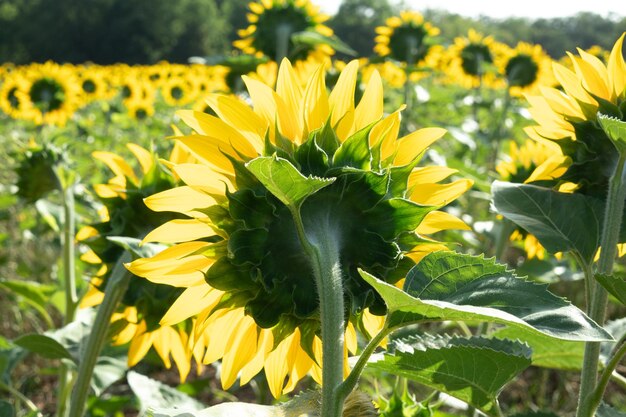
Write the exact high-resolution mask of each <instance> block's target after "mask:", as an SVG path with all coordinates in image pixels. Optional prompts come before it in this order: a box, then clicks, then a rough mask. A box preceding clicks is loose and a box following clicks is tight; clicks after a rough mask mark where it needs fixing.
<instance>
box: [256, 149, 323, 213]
mask: <svg viewBox="0 0 626 417" xmlns="http://www.w3.org/2000/svg"><path fill="white" fill-rule="evenodd" d="M246 168H248V170H250V172H252V173H253V174H254V176H256V177H257V179H258V180H259V181H260V182H261V183H262V184H263V185H264V186H265V187H266V188H267V189H268V190H269V191H270V192H271V193H272V194H273V195H274V196H275V197H276V198H278V199H279V200H280V201H281V202H282V203H283V204H285V205H286V206H287V207H289V208H290V209H299V208H300V206H301V205H302V203H303V202H304V200H305V199H306V198H307V197H309V196H311V195H313V194H315V193H316V192H317V191H319V190H321V189H322V188H324V187H326V186H328V185H330V184H332V183H333V182H334V181H335V178H320V177H313V176H309V177H305V176H304V175H302V174H301V173H300V171H298V169H297V168H296V167H294V166H293V164H292V163H291V162H289V161H288V160H287V159H284V158H280V157H278V156H276V155H274V156H271V157H266V156H260V157H258V158H255V159H253V160H252V161H250V162H248V163H246Z"/></svg>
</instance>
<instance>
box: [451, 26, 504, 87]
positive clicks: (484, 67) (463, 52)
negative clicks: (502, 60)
mask: <svg viewBox="0 0 626 417" xmlns="http://www.w3.org/2000/svg"><path fill="white" fill-rule="evenodd" d="M496 45H497V44H496V41H495V40H494V39H493V38H492V37H491V36H484V35H483V34H481V33H479V32H476V31H475V30H474V29H470V30H469V32H468V34H467V36H466V37H457V38H455V39H454V43H453V44H452V45H451V46H450V47H449V48H448V49H447V51H446V55H447V59H446V62H447V64H446V66H445V72H446V74H447V75H448V79H450V80H453V82H455V83H459V84H461V85H463V86H464V87H466V88H474V87H478V86H480V85H485V86H487V87H492V88H500V87H502V86H503V85H502V81H501V79H500V78H499V77H498V74H497V72H496V71H495V62H496V61H497V58H496V54H497V53H498V51H499V50H501V48H498V47H497V46H496Z"/></svg>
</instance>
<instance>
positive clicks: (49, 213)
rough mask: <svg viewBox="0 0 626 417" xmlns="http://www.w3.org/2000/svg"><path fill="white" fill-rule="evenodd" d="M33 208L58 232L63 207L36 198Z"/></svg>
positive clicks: (61, 222) (61, 221)
mask: <svg viewBox="0 0 626 417" xmlns="http://www.w3.org/2000/svg"><path fill="white" fill-rule="evenodd" d="M35 208H36V209H37V211H38V212H39V215H40V216H41V218H42V219H43V220H44V221H45V222H46V223H47V224H48V226H50V228H51V229H52V230H54V231H55V232H57V233H58V232H60V231H61V228H60V226H59V225H60V224H63V208H62V207H61V206H59V205H58V204H54V203H51V202H49V201H47V200H43V199H41V200H37V202H36V203H35Z"/></svg>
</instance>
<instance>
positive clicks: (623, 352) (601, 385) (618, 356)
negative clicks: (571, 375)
mask: <svg viewBox="0 0 626 417" xmlns="http://www.w3.org/2000/svg"><path fill="white" fill-rule="evenodd" d="M620 342H621V345H619V348H618V349H617V351H616V352H615V354H614V355H613V357H611V359H610V360H609V362H608V363H607V364H606V367H605V368H604V371H602V374H601V375H600V379H599V381H598V385H597V386H596V388H595V389H594V390H593V392H592V393H591V395H590V397H589V405H588V407H589V409H590V410H593V411H594V412H595V410H597V409H598V406H599V405H600V402H601V401H602V397H603V396H604V391H605V390H606V386H607V385H608V384H609V381H610V380H611V375H612V374H613V371H614V370H615V368H617V365H619V363H620V361H621V360H622V359H623V358H624V356H626V340H621V341H620Z"/></svg>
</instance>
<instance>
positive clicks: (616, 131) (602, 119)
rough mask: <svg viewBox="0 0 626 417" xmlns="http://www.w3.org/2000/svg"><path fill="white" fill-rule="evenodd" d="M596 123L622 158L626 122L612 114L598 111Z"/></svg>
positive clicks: (625, 141) (625, 146)
mask: <svg viewBox="0 0 626 417" xmlns="http://www.w3.org/2000/svg"><path fill="white" fill-rule="evenodd" d="M598 123H599V124H600V127H602V130H603V131H604V133H606V135H607V136H608V138H609V139H610V140H611V142H612V143H613V145H615V148H617V151H618V152H619V154H620V155H621V156H622V158H623V157H624V156H626V122H625V121H622V120H620V119H618V118H616V117H614V116H611V115H607V114H604V113H602V112H598Z"/></svg>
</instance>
